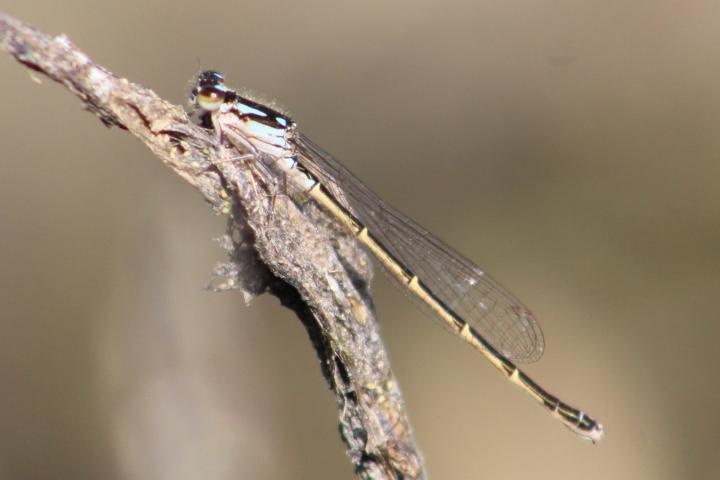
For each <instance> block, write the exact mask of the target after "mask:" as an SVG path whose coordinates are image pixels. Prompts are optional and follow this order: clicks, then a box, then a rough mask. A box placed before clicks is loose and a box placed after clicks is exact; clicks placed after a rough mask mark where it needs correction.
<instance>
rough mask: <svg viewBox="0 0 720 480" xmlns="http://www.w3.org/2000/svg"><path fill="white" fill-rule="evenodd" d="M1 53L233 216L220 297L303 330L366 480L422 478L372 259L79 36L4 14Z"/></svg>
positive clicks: (0, 19) (352, 456)
mask: <svg viewBox="0 0 720 480" xmlns="http://www.w3.org/2000/svg"><path fill="white" fill-rule="evenodd" d="M0 48H2V49H3V50H4V51H6V52H8V53H9V54H10V55H12V56H13V57H15V59H17V60H18V61H19V62H20V63H22V64H24V65H25V66H27V67H28V68H30V69H32V70H35V71H37V72H40V73H42V74H45V75H47V76H48V77H50V78H52V79H53V80H55V81H57V82H59V83H61V84H63V85H65V86H66V87H67V88H68V89H69V90H70V91H72V92H73V93H74V94H75V95H77V96H78V97H80V99H81V100H82V101H83V103H84V104H85V106H86V107H87V109H88V110H89V111H91V112H93V113H94V114H95V115H97V116H98V117H99V118H100V120H101V121H102V122H103V123H104V124H105V125H107V126H117V127H120V128H122V129H126V130H128V131H129V132H130V133H132V134H133V135H135V136H136V137H138V138H139V139H140V140H142V142H143V143H145V145H147V146H148V147H149V148H150V150H152V152H153V153H154V154H155V155H156V156H157V157H158V158H160V159H161V160H162V161H163V162H164V163H165V164H166V165H168V166H169V167H170V168H171V169H172V170H173V171H175V172H176V173H177V174H178V175H180V176H181V177H182V178H184V179H185V180H186V181H187V182H188V183H190V184H191V185H192V186H194V187H195V188H197V189H198V190H199V191H200V192H201V193H202V195H203V196H204V197H205V199H206V200H207V201H208V202H209V203H210V204H211V205H212V207H213V209H214V210H215V211H216V212H217V213H221V214H227V215H228V216H229V219H228V234H227V235H226V237H225V240H226V241H225V247H226V249H227V250H228V253H229V257H230V259H229V261H228V262H227V263H225V264H223V265H221V266H220V267H218V268H216V271H215V274H216V279H215V281H214V282H213V285H212V287H213V288H215V289H230V288H233V289H240V290H242V291H243V292H244V293H245V294H246V295H256V294H259V293H262V292H265V291H269V292H270V293H272V294H273V295H275V296H277V297H278V298H279V299H280V301H281V302H282V303H283V305H286V306H287V307H288V308H291V309H292V310H294V311H295V312H296V313H297V315H298V316H299V317H300V319H301V320H302V322H303V324H304V325H305V327H306V329H307V331H308V333H309V336H310V339H311V340H312V343H313V346H314V347H315V350H316V351H317V354H318V357H319V358H320V362H321V366H322V371H323V374H324V376H325V377H326V379H327V381H328V383H329V384H330V387H331V388H332V390H333V392H334V393H335V396H336V398H337V404H338V409H339V413H340V414H339V417H340V432H341V435H342V438H343V440H344V441H345V443H346V444H347V446H348V455H349V457H350V459H351V461H352V463H353V465H354V467H355V468H356V471H357V473H358V475H359V476H360V477H362V478H373V479H386V478H421V477H423V476H424V473H423V470H422V463H421V459H420V455H419V453H418V451H417V449H416V447H415V446H414V444H413V440H412V434H411V431H410V426H409V423H408V420H407V417H406V414H405V412H404V406H403V402H402V398H401V395H400V391H399V389H398V386H397V383H396V381H395V380H394V377H393V375H392V372H391V370H390V365H389V362H388V359H387V355H386V353H385V351H384V347H383V344H382V341H381V339H380V336H379V333H378V326H377V323H376V320H375V317H374V311H373V308H372V301H371V298H370V296H369V292H368V285H369V282H370V278H371V275H372V272H371V269H370V266H369V265H370V263H369V261H368V259H367V258H366V256H365V253H364V252H363V251H362V250H360V249H359V248H358V246H357V245H356V243H355V242H354V240H353V239H352V238H348V237H347V236H346V235H345V234H344V233H343V232H342V231H340V230H337V229H336V226H335V224H334V223H333V222H332V221H330V220H328V219H327V217H326V216H325V215H323V214H322V212H319V211H317V209H316V208H315V207H314V206H313V205H312V204H307V205H302V206H298V205H296V204H295V203H293V202H292V201H291V200H290V199H289V198H288V196H287V195H283V194H282V193H283V192H282V188H280V187H279V186H278V184H277V183H276V179H275V178H274V177H273V176H272V175H271V174H270V173H269V172H267V171H265V170H263V169H262V167H261V166H259V165H258V163H259V162H252V161H247V160H238V157H239V153H241V152H238V151H237V150H234V149H232V148H231V147H229V146H226V145H221V144H220V143H219V142H218V139H217V138H216V137H215V136H214V134H213V133H212V132H208V131H207V130H205V129H203V128H200V127H198V126H196V125H195V124H193V123H192V122H191V120H190V119H189V118H188V116H187V114H186V113H185V111H184V110H183V109H182V108H181V107H179V106H176V105H173V104H171V103H169V102H166V101H164V100H162V99H161V98H159V97H158V96H157V95H155V93H153V92H152V91H150V90H148V89H145V88H142V87H141V86H139V85H136V84H134V83H131V82H129V81H128V80H126V79H120V78H117V77H116V76H115V75H113V74H112V73H111V72H109V71H108V70H107V69H105V68H103V67H101V66H99V65H97V64H95V63H94V62H93V61H92V60H91V59H90V58H89V57H88V56H87V55H86V54H84V53H83V52H81V51H80V50H79V49H78V48H77V47H75V46H74V45H73V44H72V43H71V42H70V40H69V39H68V38H67V37H66V36H64V35H60V36H57V37H49V36H47V35H45V34H43V33H42V32H40V31H38V30H36V29H34V28H33V27H30V26H28V25H27V24H24V23H22V22H20V21H18V20H16V19H13V18H11V17H9V16H5V15H2V14H0Z"/></svg>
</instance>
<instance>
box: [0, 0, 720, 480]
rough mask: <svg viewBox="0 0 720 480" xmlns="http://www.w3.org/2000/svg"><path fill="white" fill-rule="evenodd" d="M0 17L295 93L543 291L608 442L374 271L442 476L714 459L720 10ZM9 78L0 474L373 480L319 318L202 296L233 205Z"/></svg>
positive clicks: (493, 258) (312, 8)
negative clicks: (553, 412) (354, 441)
mask: <svg viewBox="0 0 720 480" xmlns="http://www.w3.org/2000/svg"><path fill="white" fill-rule="evenodd" d="M0 8H1V9H2V10H4V11H6V12H7V13H11V14H13V15H16V16H17V17H19V18H21V19H23V20H25V21H28V22H31V23H33V24H35V25H36V26H38V27H40V28H41V29H43V30H44V31H45V32H48V33H52V34H58V33H66V34H68V35H69V36H70V38H71V39H72V40H73V41H74V42H75V43H76V44H77V45H79V46H80V47H81V48H83V49H84V50H85V51H86V52H88V53H89V54H90V55H91V56H92V57H93V58H94V59H95V60H96V61H97V62H99V63H101V64H102V65H104V66H106V67H108V68H109V69H111V70H112V71H113V72H114V73H116V74H118V75H120V76H125V77H127V78H129V79H131V80H133V81H137V82H140V83H142V84H143V85H145V86H148V87H150V88H152V89H154V90H155V91H156V92H157V93H158V94H160V95H161V96H163V97H165V98H168V99H171V100H175V101H177V102H178V103H182V102H183V101H184V98H185V93H186V90H187V85H188V82H189V81H190V80H191V79H192V77H193V75H194V74H195V73H196V72H197V70H198V69H199V68H215V69H219V70H222V71H224V72H225V73H226V75H227V78H228V83H229V84H230V85H235V86H238V87H240V86H243V87H247V88H249V89H251V90H254V91H256V92H258V93H260V94H262V95H263V96H264V97H266V98H267V97H270V98H273V99H277V101H278V103H279V104H280V105H282V106H283V107H285V108H286V109H287V110H288V111H289V112H290V113H291V114H293V115H294V117H295V119H296V120H297V121H298V122H299V123H300V126H301V127H302V129H303V130H304V131H305V132H306V133H308V135H310V136H311V138H313V139H314V140H315V141H316V142H318V143H319V144H321V145H323V146H324V147H325V148H326V149H328V150H329V151H331V152H333V153H335V154H336V155H337V157H338V158H339V159H341V160H342V161H343V162H344V163H345V164H346V165H348V166H349V167H350V168H351V169H352V170H354V171H355V172H356V173H357V174H358V175H359V176H360V177H361V178H363V179H364V180H365V181H366V182H367V183H368V184H369V185H370V186H371V187H373V188H374V189H375V190H376V191H377V192H378V193H380V194H381V195H382V196H383V197H385V198H386V199H388V200H389V201H390V202H391V203H393V204H395V205H396V206H398V207H400V208H401V210H403V211H405V212H406V213H408V214H409V215H411V216H412V217H414V218H416V219H417V220H419V221H420V222H421V223H422V224H424V225H425V226H427V227H428V228H430V229H431V230H433V231H435V232H439V233H440V235H441V236H442V237H443V238H445V239H446V240H447V241H448V242H449V243H451V244H452V245H454V246H456V247H457V248H458V249H459V250H461V251H462V252H464V253H466V254H467V255H468V256H469V257H470V258H472V259H475V260H477V261H478V263H480V264H481V265H483V266H484V267H485V268H486V269H488V270H489V271H490V272H492V273H493V274H494V275H495V276H496V277H497V278H499V279H500V280H501V281H502V282H503V283H504V284H506V285H508V286H509V287H510V288H511V290H513V291H514V292H516V293H517V295H518V296H520V297H521V298H522V299H524V301H525V302H526V303H527V304H528V305H530V306H531V307H532V308H533V310H534V311H535V312H536V314H537V315H538V316H539V317H540V319H541V321H542V324H543V328H544V332H545V335H546V340H547V349H546V353H545V356H544V357H543V359H542V360H541V362H539V363H538V364H535V365H531V366H529V368H528V369H527V371H528V373H530V374H531V375H532V376H534V377H535V378H536V379H537V380H538V381H540V383H542V384H543V385H545V386H547V387H548V388H549V389H550V390H551V391H553V392H555V393H557V394H558V395H559V396H561V397H562V398H564V399H566V400H567V401H569V402H571V403H574V404H577V405H578V406H580V407H582V408H584V409H586V410H587V411H588V412H590V413H591V414H593V415H596V416H597V417H599V418H600V419H601V420H602V422H603V423H604V425H605V427H606V430H607V438H606V440H605V441H604V442H602V443H601V444H599V445H596V446H592V445H589V444H586V443H584V442H582V441H580V440H579V439H577V438H575V437H574V436H573V435H572V434H571V433H569V432H567V431H565V429H563V428H562V427H561V426H560V425H559V424H558V423H557V422H555V421H553V420H551V419H550V418H549V417H548V416H547V415H546V414H545V413H544V412H543V411H542V410H541V409H540V408H538V407H537V406H535V405H534V404H533V403H532V402H531V401H530V400H528V398H526V397H525V396H524V395H523V394H521V393H520V391H518V390H516V389H515V388H513V387H512V386H510V385H509V384H507V383H506V382H505V381H504V380H503V379H502V378H501V377H500V376H499V375H498V374H497V373H496V372H495V371H494V370H493V369H492V368H490V367H489V366H488V365H487V364H486V363H485V362H484V360H483V359H482V358H481V357H480V356H479V355H478V354H476V353H475V352H473V351H472V350H471V349H470V348H468V347H466V346H464V345H463V344H462V342H460V341H459V340H456V339H454V338H453V337H451V336H449V335H447V334H446V333H445V331H444V330H443V329H442V328H439V327H438V326H437V325H435V324H433V322H432V321H430V320H429V319H428V318H426V317H425V316H424V315H423V314H422V313H420V312H419V311H418V310H417V309H416V308H415V306H414V305H413V304H412V302H410V301H408V300H407V299H406V298H405V297H404V295H402V294H401V293H400V292H399V291H398V290H397V289H394V288H389V287H388V285H389V282H388V281H387V279H386V278H384V277H383V276H382V275H379V276H378V281H377V283H376V284H375V292H376V295H377V303H378V309H379V317H380V319H381V321H382V327H383V331H384V335H385V340H386V342H387V347H388V349H389V352H390V356H391V359H392V360H393V362H394V363H393V364H394V368H395V373H396V374H397V376H398V378H399V380H400V382H401V386H402V388H403V392H404V394H405V399H406V402H407V407H408V410H409V414H410V417H411V420H412V422H413V425H414V429H415V434H416V439H417V441H418V443H419V445H420V447H421V449H422V451H423V453H424V456H425V459H426V462H427V468H428V471H429V473H430V475H431V476H432V478H435V479H450V478H452V479H481V478H501V479H524V478H531V477H532V478H537V479H549V478H552V479H577V478H583V479H610V478H612V479H634V480H637V479H654V480H657V479H698V478H718V477H719V476H720V466H719V465H720V463H718V460H717V457H718V454H720V408H718V402H719V401H720V384H719V380H718V373H717V367H718V360H717V358H718V355H717V352H716V350H717V349H718V346H717V345H718V341H719V339H718V336H719V334H720V324H719V322H718V320H719V316H720V306H719V305H720V304H719V303H718V299H719V294H720V250H719V249H718V246H719V242H720V192H718V187H717V186H718V178H720V158H719V157H720V153H719V152H720V140H719V136H718V131H719V130H720V89H719V87H718V86H719V85H720V6H719V5H718V3H717V2H713V1H696V2H676V1H664V0H660V1H654V2H624V3H617V4H611V2H600V1H597V2H574V1H562V2H556V1H547V0H541V1H527V0H521V1H518V2H505V3H500V2H490V1H483V2H476V1H459V0H451V1H443V2H441V1H429V0H413V1H409V0H403V1H399V2H392V3H389V2H379V1H378V2H333V1H329V0H322V1H313V2H291V1H274V2H268V1H247V2H241V1H232V2H230V1H217V2H210V1H204V2H197V1H186V0H176V1H172V2H164V1H163V2H144V1H136V0H128V1H125V2H102V4H101V3H100V2H94V1H89V0H88V1H70V2H62V5H60V2H51V1H35V2H20V1H19V0H14V1H13V0H11V1H10V3H8V2H4V4H3V6H2V7H0ZM0 92H2V93H0V95H2V105H3V107H2V112H1V113H0V142H2V150H3V155H2V160H1V161H2V164H1V165H2V169H1V171H2V175H1V176H0V228H1V229H2V230H1V231H2V248H1V249H0V305H1V310H0V315H1V318H0V389H1V390H0V479H40V478H62V479H97V478H104V479H172V480H183V479H200V478H202V479H213V480H214V479H218V480H224V479H238V478H243V479H245V478H247V479H256V478H258V479H280V478H296V479H311V478H346V479H351V478H353V473H352V471H351V468H350V465H349V462H348V460H347V459H346V458H345V455H344V446H343V444H342V443H341V441H340V438H339V435H338V433H337V428H336V417H337V412H336V410H335V406H334V401H333V398H332V397H331V395H330V394H329V393H328V391H327V388H326V386H325V384H324V381H323V379H322V377H321V375H320V370H319V368H318V363H317V360H316V357H315V354H314V351H313V350H312V348H311V346H310V344H309V342H308V339H307V337H306V334H305V332H304V330H303V328H302V327H301V325H300V323H299V322H298V321H297V320H296V318H295V317H294V316H293V315H292V314H291V313H290V312H289V311H287V310H284V309H282V308H280V307H279V306H278V303H277V301H276V300H275V299H274V298H271V297H261V298H257V299H256V300H255V301H254V302H253V303H252V305H251V306H250V307H245V306H244V303H243V299H242V296H241V295H240V294H214V293H210V292H207V291H205V290H204V286H205V285H206V284H207V282H208V280H209V272H210V270H211V268H212V267H213V265H214V263H215V262H217V261H220V260H223V258H224V257H223V252H222V251H221V249H220V248H219V247H218V246H217V244H216V243H215V242H214V241H213V238H214V237H217V236H219V235H220V234H221V233H222V232H223V228H224V219H223V218H220V217H216V216H214V215H213V214H212V213H211V212H210V209H209V208H208V207H207V206H206V205H205V204H204V202H203V201H202V199H201V198H200V196H199V195H198V194H197V193H196V192H194V191H193V190H192V189H191V188H190V187H188V186H187V185H185V184H184V183H183V182H182V181H181V180H180V179H179V178H177V177H176V176H174V175H173V174H172V173H171V172H170V171H169V170H168V169H166V168H165V167H164V166H163V165H161V164H160V162H159V161H158V160H157V158H155V157H154V156H153V155H151V154H150V152H149V151H147V150H146V149H145V148H144V147H143V146H142V145H141V144H140V143H139V142H138V141H136V140H135V139H134V138H132V137H131V136H130V135H128V134H126V133H124V132H122V131H120V130H118V129H111V130H108V129H106V128H104V127H102V125H100V123H99V122H98V121H97V119H96V118H95V117H93V116H91V115H89V114H87V113H84V112H83V111H82V109H81V106H80V103H79V101H78V100H77V99H76V98H74V97H73V96H72V95H70V94H69V93H68V92H66V91H65V90H64V89H62V88H61V87H59V86H57V85H55V84H52V83H50V82H49V81H44V82H43V85H40V86H39V85H36V84H35V83H33V82H32V81H31V80H30V78H29V75H28V72H27V71H26V69H25V68H24V67H21V66H19V65H18V64H16V63H15V62H14V61H11V60H10V59H9V58H1V59H0ZM316 472H321V475H320V476H319V477H318V475H317V474H316Z"/></svg>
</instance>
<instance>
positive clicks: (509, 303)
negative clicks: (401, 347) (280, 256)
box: [294, 134, 545, 363]
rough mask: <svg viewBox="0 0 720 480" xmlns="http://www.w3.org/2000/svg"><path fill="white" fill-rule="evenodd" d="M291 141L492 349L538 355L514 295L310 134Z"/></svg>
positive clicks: (538, 338)
mask: <svg viewBox="0 0 720 480" xmlns="http://www.w3.org/2000/svg"><path fill="white" fill-rule="evenodd" d="M294 143H295V145H296V147H297V153H298V157H299V158H298V160H299V161H300V163H301V164H302V165H303V167H305V168H306V169H307V170H308V171H310V173H312V174H313V175H315V176H316V177H317V178H318V180H319V181H320V182H321V183H322V184H323V186H324V187H325V188H326V189H327V190H328V191H329V192H330V193H331V194H332V195H333V196H334V197H335V199H336V200H337V201H338V202H340V203H341V204H342V205H343V206H344V207H345V208H347V209H348V210H349V211H350V212H352V213H353V214H354V215H355V216H356V217H357V219H358V220H360V221H361V222H362V223H363V225H365V226H366V227H367V228H368V231H370V232H371V233H372V235H373V236H374V237H375V238H376V239H377V240H378V241H379V242H380V244H381V245H382V246H383V247H384V248H385V249H386V250H387V251H388V252H389V253H390V254H391V255H392V256H393V257H394V258H395V259H397V260H398V261H399V262H400V263H402V264H403V266H404V267H405V268H407V269H408V270H409V271H410V272H412V273H413V274H415V275H417V276H418V278H419V279H420V281H421V282H423V283H424V284H425V285H426V286H427V287H428V289H429V290H430V291H432V292H433V293H434V294H435V295H436V296H437V297H438V298H439V299H440V300H441V301H442V302H443V303H445V304H446V305H447V306H449V307H450V308H451V309H452V310H453V311H454V312H455V313H456V314H458V315H459V316H460V317H461V318H462V319H463V320H465V321H466V322H468V323H469V324H470V326H472V327H473V328H474V329H475V330H476V331H477V332H478V333H479V334H480V335H482V337H483V338H484V339H485V340H487V341H488V342H489V343H490V344H491V345H492V346H493V347H494V348H495V349H496V350H497V351H498V352H500V353H501V354H502V355H504V356H505V357H507V358H508V359H511V360H515V361H517V362H523V363H530V362H535V361H537V360H538V359H540V357H541V356H542V354H543V350H544V348H545V341H544V339H543V334H542V330H541V329H540V325H539V324H538V322H537V320H536V319H535V317H534V316H533V314H532V313H531V312H530V310H529V309H527V308H526V307H525V306H524V305H523V304H522V303H521V302H520V300H518V299H517V298H516V297H515V296H514V295H513V294H512V293H510V292H509V291H507V290H506V289H505V288H503V287H502V286H501V285H500V284H499V283H497V282H496V281H495V280H493V279H492V278H491V277H490V276H489V275H488V274H486V273H485V272H484V271H483V270H482V269H481V268H480V267H478V266H477V265H475V264H474V263H472V262H471V261H469V260H467V259H466V258H465V257H463V256H462V255H461V254H459V253H458V252H456V251H455V250H453V249H452V248H450V247H449V246H448V245H446V244H445V243H443V242H442V241H441V240H440V239H438V238H437V237H435V236H434V235H433V234H431V233H430V232H428V231H427V230H425V229H424V228H423V227H421V226H420V225H418V224H417V223H415V222H414V221H412V220H410V219H409V218H408V217H406V216H405V215H403V214H402V213H400V212H399V211H397V210H396V209H394V208H393V207H391V206H390V205H388V204H387V203H385V202H384V201H383V200H382V199H381V198H380V197H378V196H377V195H376V194H375V193H373V192H372V191H371V190H370V189H369V188H368V187H366V186H365V185H364V184H363V183H362V182H361V181H360V180H359V179H358V178H357V177H355V175H353V174H352V173H351V172H350V171H349V170H348V169H347V168H345V167H344V166H342V165H341V164H340V163H339V162H338V161H337V160H335V159H334V158H333V157H332V156H331V155H330V154H328V153H327V152H325V151H323V150H322V149H321V148H320V147H319V146H317V145H316V144H314V143H313V142H312V141H311V140H310V139H308V138H307V137H305V136H304V135H302V134H299V135H298V136H297V138H295V139H294ZM391 277H392V276H391ZM393 278H394V277H393Z"/></svg>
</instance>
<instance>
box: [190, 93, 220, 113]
mask: <svg viewBox="0 0 720 480" xmlns="http://www.w3.org/2000/svg"><path fill="white" fill-rule="evenodd" d="M196 95H197V96H196V102H197V105H198V106H199V107H200V108H202V109H203V110H205V111H207V112H212V111H214V110H217V109H218V108H220V105H222V104H223V102H224V101H225V90H224V89H221V88H218V87H200V88H199V89H198V91H197V94H196Z"/></svg>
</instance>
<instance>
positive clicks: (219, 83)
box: [190, 70, 229, 112]
mask: <svg viewBox="0 0 720 480" xmlns="http://www.w3.org/2000/svg"><path fill="white" fill-rule="evenodd" d="M228 92H229V90H228V89H227V87H225V77H224V76H223V74H222V73H220V72H215V71H212V70H206V71H204V72H201V73H200V75H198V77H197V80H196V81H195V86H193V88H192V90H191V92H190V102H191V103H192V104H193V106H195V107H196V108H199V109H201V110H204V111H206V112H212V111H214V110H217V109H218V108H220V106H221V105H222V104H223V103H224V102H225V100H226V97H227V94H228Z"/></svg>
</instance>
